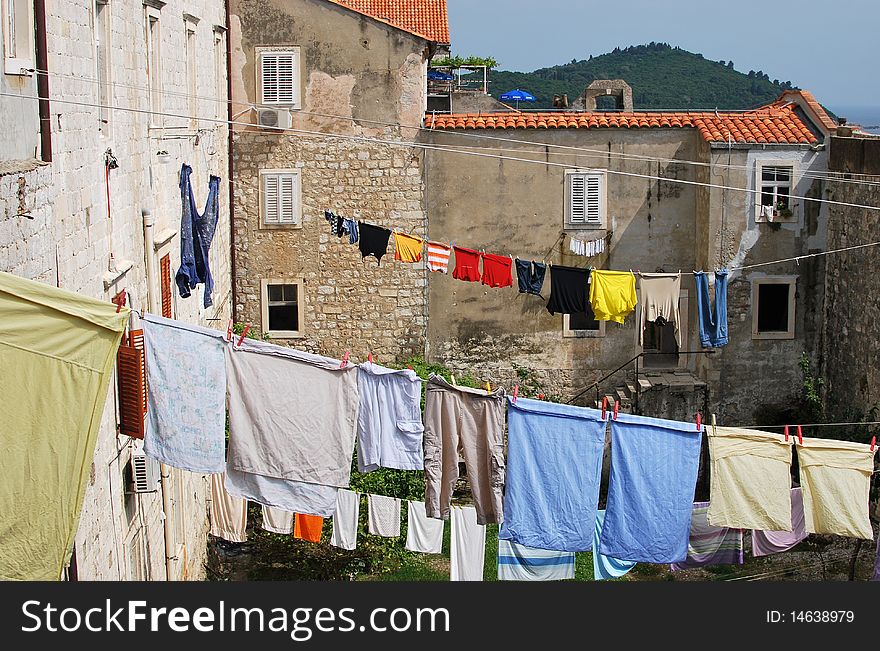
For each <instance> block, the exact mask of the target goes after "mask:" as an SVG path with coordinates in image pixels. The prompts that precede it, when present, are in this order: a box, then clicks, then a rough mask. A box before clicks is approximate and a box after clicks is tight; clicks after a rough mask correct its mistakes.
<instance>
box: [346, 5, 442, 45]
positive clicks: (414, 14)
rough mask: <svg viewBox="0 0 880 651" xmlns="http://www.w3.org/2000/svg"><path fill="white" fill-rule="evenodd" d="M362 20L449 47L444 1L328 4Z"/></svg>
mask: <svg viewBox="0 0 880 651" xmlns="http://www.w3.org/2000/svg"><path fill="white" fill-rule="evenodd" d="M330 2H334V3H336V4H338V5H342V6H343V7H347V8H349V9H351V10H352V11H356V12H358V13H360V14H364V15H365V16H370V17H371V18H375V19H376V20H380V21H382V22H383V23H388V24H389V25H391V26H393V27H397V28H398V29H402V30H403V31H405V32H409V33H410V34H415V35H416V36H421V37H422V38H425V39H427V40H429V41H434V42H436V43H446V44H448V43H449V14H448V13H447V12H446V0H330Z"/></svg>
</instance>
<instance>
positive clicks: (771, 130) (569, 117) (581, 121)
mask: <svg viewBox="0 0 880 651" xmlns="http://www.w3.org/2000/svg"><path fill="white" fill-rule="evenodd" d="M813 101H815V100H813ZM817 106H818V104H817ZM794 109H795V105H794V104H792V103H791V102H786V101H782V100H777V102H774V103H773V104H768V105H767V106H762V107H761V108H758V109H755V110H752V111H743V112H729V111H728V112H724V111H719V112H717V113H716V112H711V113H709V112H690V111H672V112H670V111H663V112H659V111H658V112H653V111H652V112H645V111H641V112H639V111H635V112H631V113H623V112H601V111H599V112H593V113H574V112H566V113H562V112H552V111H546V112H532V113H517V112H512V113H494V114H491V117H490V115H480V114H452V115H449V114H441V115H431V114H429V115H427V116H426V117H425V126H426V127H428V128H429V129H461V128H462V127H463V126H465V125H466V128H471V129H473V128H483V127H482V126H479V125H480V124H485V126H486V127H487V128H493V129H599V128H624V129H658V128H694V129H697V130H698V131H699V133H700V136H701V137H702V138H703V139H704V140H706V141H708V142H727V139H728V135H729V136H730V138H731V139H732V140H733V142H736V143H749V144H753V143H758V144H760V143H785V144H813V143H815V142H817V140H816V136H815V135H814V134H813V132H812V131H811V130H810V128H809V127H808V126H807V124H806V123H805V122H804V121H803V120H802V119H801V118H800V117H799V116H798V114H797V113H796V112H795V110H794ZM820 109H821V107H820ZM823 113H824V112H823ZM826 115H827V114H826Z"/></svg>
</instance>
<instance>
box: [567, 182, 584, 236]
mask: <svg viewBox="0 0 880 651" xmlns="http://www.w3.org/2000/svg"><path fill="white" fill-rule="evenodd" d="M586 180H587V179H586V176H585V175H584V174H569V175H568V221H569V223H571V224H583V223H584V222H585V221H586V201H587V197H586V194H587V192H586Z"/></svg>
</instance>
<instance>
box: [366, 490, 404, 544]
mask: <svg viewBox="0 0 880 651" xmlns="http://www.w3.org/2000/svg"><path fill="white" fill-rule="evenodd" d="M367 497H368V498H369V500H368V501H369V505H370V512H369V514H368V516H369V517H368V520H369V522H370V533H371V534H373V535H375V536H385V537H386V538H396V537H397V536H399V535H400V500H399V499H397V498H396V497H384V496H382V495H368V496H367Z"/></svg>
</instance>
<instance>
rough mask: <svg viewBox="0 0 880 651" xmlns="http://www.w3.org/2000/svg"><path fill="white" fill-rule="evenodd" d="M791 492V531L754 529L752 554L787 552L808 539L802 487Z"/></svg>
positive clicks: (763, 554) (766, 554)
mask: <svg viewBox="0 0 880 651" xmlns="http://www.w3.org/2000/svg"><path fill="white" fill-rule="evenodd" d="M790 494H791V531H765V530H761V529H753V530H752V555H753V556H769V555H770V554H779V553H781V552H787V551H788V550H789V549H791V548H792V547H794V546H796V545H798V544H799V543H801V542H802V541H804V540H806V538H807V536H809V535H810V534H808V533H807V529H806V527H805V526H804V497H803V492H802V490H801V488H800V487H797V488H792V489H791V491H790Z"/></svg>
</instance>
